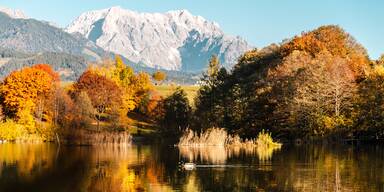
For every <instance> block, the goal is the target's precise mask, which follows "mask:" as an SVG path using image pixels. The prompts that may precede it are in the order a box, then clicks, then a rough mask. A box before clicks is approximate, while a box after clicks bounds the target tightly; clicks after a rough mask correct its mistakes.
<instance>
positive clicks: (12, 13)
mask: <svg viewBox="0 0 384 192" xmlns="http://www.w3.org/2000/svg"><path fill="white" fill-rule="evenodd" d="M0 12H3V13H5V14H7V15H8V16H9V17H12V18H15V19H28V17H27V16H26V15H25V13H24V12H23V11H21V10H18V9H10V8H7V7H1V6H0Z"/></svg>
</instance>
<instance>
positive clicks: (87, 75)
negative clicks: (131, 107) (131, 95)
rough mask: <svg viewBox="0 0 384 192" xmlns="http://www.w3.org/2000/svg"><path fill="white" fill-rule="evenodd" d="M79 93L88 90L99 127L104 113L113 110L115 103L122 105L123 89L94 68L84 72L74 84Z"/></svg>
mask: <svg viewBox="0 0 384 192" xmlns="http://www.w3.org/2000/svg"><path fill="white" fill-rule="evenodd" d="M74 88H75V90H76V91H77V93H79V94H80V93H81V92H86V93H87V95H88V96H89V98H90V99H91V101H92V105H93V107H94V108H95V110H96V116H95V118H96V120H97V127H98V129H99V124H100V120H101V119H102V115H103V114H105V113H108V112H111V109H112V108H113V107H114V106H115V105H121V95H122V93H121V89H120V88H119V86H118V85H117V84H116V82H114V81H112V80H111V79H108V78H106V77H104V76H101V75H99V74H97V73H96V72H94V71H92V70H88V71H86V72H84V73H83V74H82V75H81V76H80V78H79V79H78V81H77V82H76V83H75V84H74Z"/></svg>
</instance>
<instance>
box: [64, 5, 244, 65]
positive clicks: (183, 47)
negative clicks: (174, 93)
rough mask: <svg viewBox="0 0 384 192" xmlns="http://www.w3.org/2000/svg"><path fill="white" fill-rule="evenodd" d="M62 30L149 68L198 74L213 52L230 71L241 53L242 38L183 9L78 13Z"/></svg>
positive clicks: (110, 9)
mask: <svg viewBox="0 0 384 192" xmlns="http://www.w3.org/2000/svg"><path fill="white" fill-rule="evenodd" d="M66 31H67V32H69V33H72V34H81V35H83V36H84V37H86V38H87V39H89V40H91V41H93V42H94V43H96V45H98V46H100V47H102V48H104V49H105V50H107V51H111V52H114V53H117V54H121V55H123V56H125V57H126V58H128V59H129V60H131V61H133V62H136V63H139V64H144V65H146V66H148V67H152V68H160V69H167V70H179V71H180V70H181V71H193V72H200V71H202V70H204V69H205V68H206V65H207V62H208V60H209V58H210V57H211V55H212V54H216V55H217V56H218V57H219V58H220V60H221V62H222V63H223V65H224V66H226V67H228V68H230V67H231V66H233V64H234V63H235V62H236V61H237V58H238V57H239V56H240V55H241V54H242V53H244V52H245V51H247V50H249V49H252V46H250V45H249V44H248V43H247V42H246V41H245V40H244V39H242V38H240V37H233V36H229V35H226V34H225V33H224V32H223V31H222V30H221V29H220V27H219V25H218V24H216V23H214V22H210V21H207V20H206V19H204V18H203V17H201V16H194V15H192V14H191V13H189V12H188V11H186V10H178V11H169V12H166V13H138V12H134V11H130V10H125V9H122V8H120V7H112V8H109V9H103V10H97V11H90V12H86V13H84V14H82V15H80V16H79V17H78V18H77V19H76V20H75V21H73V22H72V23H71V24H70V25H69V26H68V27H67V28H66Z"/></svg>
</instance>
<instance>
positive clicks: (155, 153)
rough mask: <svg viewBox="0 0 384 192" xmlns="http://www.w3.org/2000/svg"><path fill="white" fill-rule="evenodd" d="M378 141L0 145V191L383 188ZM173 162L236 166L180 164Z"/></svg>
mask: <svg viewBox="0 0 384 192" xmlns="http://www.w3.org/2000/svg"><path fill="white" fill-rule="evenodd" d="M383 149H384V147H383V146H355V147H353V146H302V147H293V146H292V147H290V146H286V147H283V148H282V149H281V150H280V151H274V152H272V153H271V152H268V151H267V152H266V151H257V149H252V150H251V149H247V150H244V149H235V148H234V149H228V148H217V147H211V148H205V149H204V148H199V149H197V148H195V149H191V148H189V149H188V148H180V149H178V148H173V147H169V146H167V145H153V146H135V145H134V146H131V147H102V146H100V147H63V146H62V147H60V148H59V147H57V146H55V145H52V144H33V145H25V144H24V145H23V144H2V145H0V191H263V190H264V191H384V163H383V162H384V161H383V160H384V151H383ZM180 160H184V161H186V160H190V161H194V162H196V163H197V164H226V165H241V166H232V167H220V168H210V167H205V168H204V167H202V168H197V169H196V170H194V171H183V170H179V167H178V162H179V161H180Z"/></svg>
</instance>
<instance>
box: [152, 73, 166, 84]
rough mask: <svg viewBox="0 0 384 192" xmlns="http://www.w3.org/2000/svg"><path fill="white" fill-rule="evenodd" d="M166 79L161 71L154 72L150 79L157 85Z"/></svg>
mask: <svg viewBox="0 0 384 192" xmlns="http://www.w3.org/2000/svg"><path fill="white" fill-rule="evenodd" d="M166 77H167V75H166V74H165V73H164V72H162V71H156V72H155V73H153V74H152V78H153V79H154V80H155V81H157V82H159V83H161V82H162V81H164V80H165V78H166Z"/></svg>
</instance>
